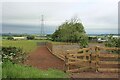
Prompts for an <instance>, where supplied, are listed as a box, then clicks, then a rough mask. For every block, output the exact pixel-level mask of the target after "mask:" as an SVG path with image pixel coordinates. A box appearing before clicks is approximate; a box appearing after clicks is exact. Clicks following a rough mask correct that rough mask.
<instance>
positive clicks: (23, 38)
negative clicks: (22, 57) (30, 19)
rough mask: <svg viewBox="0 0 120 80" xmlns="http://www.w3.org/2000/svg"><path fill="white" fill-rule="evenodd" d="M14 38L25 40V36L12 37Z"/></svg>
mask: <svg viewBox="0 0 120 80" xmlns="http://www.w3.org/2000/svg"><path fill="white" fill-rule="evenodd" d="M13 39H14V40H26V39H27V38H26V37H13Z"/></svg>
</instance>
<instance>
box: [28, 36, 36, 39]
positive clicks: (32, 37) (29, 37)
mask: <svg viewBox="0 0 120 80" xmlns="http://www.w3.org/2000/svg"><path fill="white" fill-rule="evenodd" d="M27 39H28V40H34V39H35V36H27Z"/></svg>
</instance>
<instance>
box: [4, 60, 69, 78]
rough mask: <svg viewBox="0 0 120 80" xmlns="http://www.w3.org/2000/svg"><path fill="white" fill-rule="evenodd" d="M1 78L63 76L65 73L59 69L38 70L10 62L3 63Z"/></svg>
mask: <svg viewBox="0 0 120 80" xmlns="http://www.w3.org/2000/svg"><path fill="white" fill-rule="evenodd" d="M2 66H3V69H2V77H3V78H65V77H67V74H65V73H64V72H63V71H60V70H53V69H48V70H38V69H37V68H33V67H28V66H23V65H20V64H12V63H11V62H9V61H8V62H5V63H3V65H2Z"/></svg>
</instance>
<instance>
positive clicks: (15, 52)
mask: <svg viewBox="0 0 120 80" xmlns="http://www.w3.org/2000/svg"><path fill="white" fill-rule="evenodd" d="M1 52H2V61H3V62H5V61H8V60H10V61H12V62H13V63H23V61H24V60H25V52H23V51H22V49H21V48H16V47H2V51H1Z"/></svg>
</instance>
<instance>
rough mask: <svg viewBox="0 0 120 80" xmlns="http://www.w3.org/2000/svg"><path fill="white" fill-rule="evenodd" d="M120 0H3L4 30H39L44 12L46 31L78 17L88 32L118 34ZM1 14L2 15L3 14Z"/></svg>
mask: <svg viewBox="0 0 120 80" xmlns="http://www.w3.org/2000/svg"><path fill="white" fill-rule="evenodd" d="M118 2H119V0H51V1H50V0H39V1H38V0H29V1H28V0H26V1H25V0H9V1H8V0H4V1H1V3H0V5H1V7H0V8H2V10H1V11H0V15H1V16H2V19H1V20H0V24H1V25H2V33H9V32H10V33H40V31H41V30H40V29H41V28H40V27H41V15H44V32H45V33H46V34H51V33H53V32H54V31H55V30H56V29H57V28H58V26H59V25H61V24H62V23H63V22H65V21H66V20H70V19H71V18H73V17H74V16H77V17H78V18H79V19H80V22H82V24H83V26H84V28H85V31H86V32H87V34H115V33H118ZM1 13H2V14H1Z"/></svg>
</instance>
